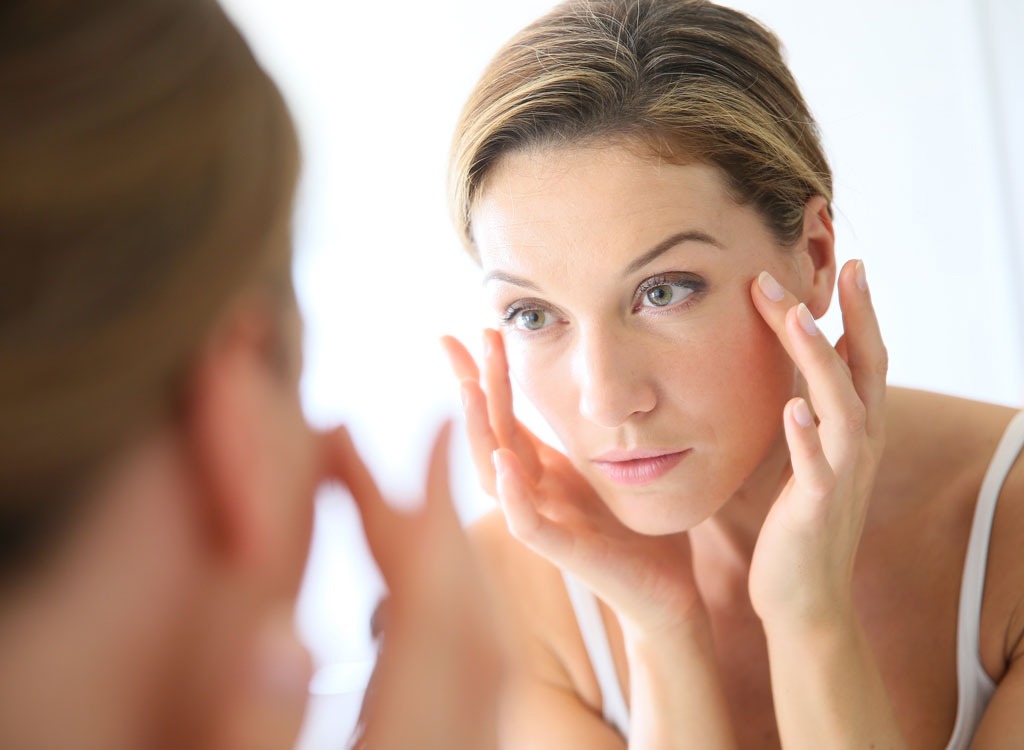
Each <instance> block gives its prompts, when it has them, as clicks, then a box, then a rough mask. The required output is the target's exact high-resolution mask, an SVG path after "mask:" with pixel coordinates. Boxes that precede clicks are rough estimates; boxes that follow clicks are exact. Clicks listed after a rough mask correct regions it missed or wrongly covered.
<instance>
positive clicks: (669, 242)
mask: <svg viewBox="0 0 1024 750" xmlns="http://www.w3.org/2000/svg"><path fill="white" fill-rule="evenodd" d="M684 242H702V243H704V244H705V245H712V246H714V247H717V248H719V249H722V243H720V242H719V241H718V240H716V239H715V238H714V237H712V236H711V235H710V234H707V233H705V232H701V231H698V230H691V231H688V232H678V233H676V234H673V235H672V236H671V237H667V238H666V239H664V240H662V241H661V242H659V243H658V244H657V245H655V246H654V247H653V248H652V249H650V250H648V251H647V252H646V253H644V254H643V255H641V256H640V257H639V258H637V259H636V260H634V261H633V262H632V263H630V264H629V265H628V266H626V269H625V270H624V271H623V272H622V275H623V276H629V275H630V274H631V273H636V272H637V271H639V270H640V269H641V268H643V267H644V266H646V265H647V264H648V263H650V262H652V261H653V260H655V259H656V258H658V257H660V256H662V255H664V254H665V253H667V252H668V251H669V250H671V249H672V248H674V247H675V246H676V245H681V244H682V243H684Z"/></svg>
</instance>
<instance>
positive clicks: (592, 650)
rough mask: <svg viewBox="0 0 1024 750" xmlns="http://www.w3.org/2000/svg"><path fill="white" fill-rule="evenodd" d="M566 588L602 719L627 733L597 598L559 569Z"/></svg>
mask: <svg viewBox="0 0 1024 750" xmlns="http://www.w3.org/2000/svg"><path fill="white" fill-rule="evenodd" d="M562 578H563V579H564V580H565V590H566V591H567V592H568V594H569V601H570V603H571V604H572V608H573V611H574V612H575V613H576V623H577V624H578V625H579V629H580V635H581V636H582V637H583V645H584V646H585V647H586V649H587V655H588V656H589V657H590V664H591V667H593V669H594V676H595V677H597V684H598V686H599V687H600V688H601V712H602V714H603V715H604V720H605V721H606V722H608V723H609V724H611V725H612V726H613V727H615V728H616V729H617V730H618V731H619V734H621V735H622V736H623V737H628V736H629V710H628V709H627V708H626V700H625V698H624V697H623V695H622V688H621V686H620V685H619V678H618V675H617V674H616V672H615V662H614V661H613V660H612V649H611V644H610V643H609V642H608V631H607V629H606V628H605V626H604V620H602V619H601V609H600V607H598V604H597V597H596V596H594V594H593V592H592V591H591V590H590V589H588V588H587V587H586V586H585V585H584V584H583V583H582V582H580V581H579V580H578V579H576V578H575V577H574V576H573V575H572V574H570V573H566V572H565V571H562Z"/></svg>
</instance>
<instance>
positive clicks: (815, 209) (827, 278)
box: [803, 195, 836, 318]
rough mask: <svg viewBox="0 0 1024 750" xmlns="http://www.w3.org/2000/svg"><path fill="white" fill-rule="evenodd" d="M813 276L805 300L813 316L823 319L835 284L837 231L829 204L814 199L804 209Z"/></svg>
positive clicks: (807, 247) (811, 273)
mask: <svg viewBox="0 0 1024 750" xmlns="http://www.w3.org/2000/svg"><path fill="white" fill-rule="evenodd" d="M803 241H804V243H805V247H806V253H807V261H808V268H809V271H810V276H809V278H808V279H807V281H808V283H807V284H806V287H805V289H806V295H805V296H806V298H805V299H804V300H803V301H804V303H805V304H806V305H807V307H808V309H809V310H810V311H811V314H812V315H814V317H815V318H820V317H821V316H822V315H824V314H825V312H826V311H827V310H828V308H829V304H830V303H831V301H832V293H833V289H834V288H835V283H836V253H835V231H834V230H833V228H832V214H831V212H830V210H829V203H828V201H827V200H825V198H824V197H822V196H820V195H815V196H813V197H812V198H811V199H810V200H808V201H807V204H806V205H805V207H804V235H803Z"/></svg>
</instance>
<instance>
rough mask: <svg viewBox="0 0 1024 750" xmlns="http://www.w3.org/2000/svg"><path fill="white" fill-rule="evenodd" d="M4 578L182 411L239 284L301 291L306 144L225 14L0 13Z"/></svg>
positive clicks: (79, 8)
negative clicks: (293, 233)
mask: <svg viewBox="0 0 1024 750" xmlns="http://www.w3.org/2000/svg"><path fill="white" fill-rule="evenodd" d="M0 102H2V104H0V579H7V578H10V577H11V576H12V575H15V574H17V572H18V571H20V570H23V569H24V567H25V565H26V564H27V563H30V562H32V561H33V560H36V559H37V558H38V557H39V556H40V555H41V554H43V553H44V552H45V550H46V548H47V547H48V545H49V544H52V543H53V542H54V541H55V540H56V539H57V538H58V537H59V535H60V533H61V531H63V530H65V529H66V528H68V526H69V525H70V524H71V520H72V518H73V517H74V515H75V513H76V512H77V511H78V510H80V508H78V507H77V506H78V505H81V503H76V500H77V499H78V498H81V497H84V496H86V495H87V494H88V493H85V492H83V487H84V486H85V485H86V484H87V482H88V480H89V477H90V474H91V473H92V472H94V471H95V470H96V469H97V467H99V466H100V465H101V464H102V462H103V461H104V460H105V459H106V458H107V457H108V456H110V455H111V454H113V453H115V452H116V451H117V450H118V448H119V447H121V446H123V445H125V444H126V443H128V442H129V441H131V440H132V438H133V436H135V435H138V434H139V433H140V432H141V431H142V430H144V429H145V428H146V427H147V426H149V425H151V424H153V423H155V422H156V421H157V420H160V419H165V418H169V417H172V416H173V414H174V412H175V401H176V399H177V398H178V397H179V396H180V389H181V385H182V380H183V378H184V376H185V374H186V373H187V370H188V366H189V362H190V359H191V357H192V355H193V353H194V351H195V350H196V348H197V347H198V346H199V344H200V343H201V341H202V339H203V336H204V334H206V333H207V332H208V331H209V330H210V328H211V327H212V326H213V325H214V322H215V321H216V319H217V316H218V314H219V313H220V312H221V311H222V310H223V309H224V308H225V306H226V305H227V304H228V302H229V301H230V300H231V299H232V298H233V296H234V295H235V294H237V293H238V292H239V291H240V290H242V289H243V288H245V287H247V286H248V285H251V284H266V285H268V286H270V287H273V288H275V289H276V290H277V291H281V290H285V291H286V292H287V293H289V294H290V290H291V287H290V252H291V251H290V244H289V231H290V226H289V222H290V212H291V200H292V193H293V189H294V182H295V177H296V172H297V166H298V164H297V162H298V149H297V144H296V139H295V133H294V130H293V126H292V123H291V120H290V118H289V115H288V112H287V109H286V107H285V104H284V102H283V101H282V99H281V96H280V94H279V92H278V91H277V89H276V87H275V86H274V84H273V83H272V82H271V80H270V79H269V78H268V77H267V75H266V74H265V73H264V71H263V70H262V69H261V68H260V67H259V66H258V65H257V63H256V62H255V60H254V58H253V56H252V53H251V51H250V50H249V48H248V46H247V45H246V43H245V42H244V40H243V39H242V38H241V36H240V35H239V34H238V32H237V31H236V30H235V28H234V27H233V25H232V24H231V23H230V22H229V21H228V19H227V18H226V17H225V16H224V14H223V11H222V10H221V9H220V7H219V6H218V5H217V4H216V3H215V2H213V0H8V2H5V3H4V4H3V6H2V8H0Z"/></svg>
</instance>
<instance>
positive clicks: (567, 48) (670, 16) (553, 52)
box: [449, 0, 832, 256]
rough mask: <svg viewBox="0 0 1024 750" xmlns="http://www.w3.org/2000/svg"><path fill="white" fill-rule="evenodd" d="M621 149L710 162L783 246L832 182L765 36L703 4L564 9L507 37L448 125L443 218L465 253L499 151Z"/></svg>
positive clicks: (772, 40) (588, 1) (803, 109)
mask: <svg viewBox="0 0 1024 750" xmlns="http://www.w3.org/2000/svg"><path fill="white" fill-rule="evenodd" d="M607 142H626V143H630V144H634V145H635V144H639V145H642V146H643V147H644V148H646V149H648V150H649V152H650V153H652V154H656V155H658V156H662V157H666V158H671V159H675V160H680V161H693V162H704V163H708V164H711V165H714V166H717V167H719V168H720V169H721V170H722V171H723V173H724V174H725V175H726V177H727V179H728V183H729V186H730V189H731V192H732V194H733V197H734V198H735V199H736V201H737V202H739V203H741V204H750V205H753V206H754V207H756V208H757V210H758V211H759V212H760V214H761V216H762V217H763V219H764V221H765V223H766V225H767V226H768V227H769V228H770V229H771V230H772V232H773V233H774V235H775V237H776V238H777V239H778V241H779V242H780V243H783V244H786V245H789V244H792V243H793V242H795V241H796V240H797V239H798V238H799V236H800V233H801V229H802V225H803V212H804V206H805V204H806V202H807V200H808V199H809V198H811V197H812V196H814V195H821V196H824V197H825V198H826V199H827V200H828V201H829V203H831V199H832V176H831V171H830V169H829V166H828V162H827V160H826V158H825V155H824V152H823V150H822V147H821V143H820V140H819V136H818V132H817V129H816V126H815V123H814V120H813V118H812V117H811V115H810V112H809V111H808V109H807V105H806V104H805V103H804V100H803V97H802V96H801V94H800V91H799V89H798V87H797V85H796V82H795V80H794V79H793V76H792V74H791V73H790V71H789V69H788V68H787V67H786V64H785V62H784V61H783V59H782V55H781V51H780V45H779V42H778V40H777V39H776V37H775V36H774V35H773V34H772V33H771V32H770V31H768V30H767V29H766V28H764V27H763V26H761V25H760V24H759V23H757V22H756V21H754V20H753V19H751V18H749V17H747V16H745V15H743V14H742V13H739V12H737V11H735V10H731V9H729V8H724V7H721V6H718V5H714V4H712V3H710V2H704V1H703V0H569V1H568V2H564V3H562V4H560V5H558V6H557V7H556V8H555V9H554V10H552V11H551V12H550V13H549V14H548V15H546V16H544V17H542V18H540V19H539V20H537V21H536V22H534V23H533V24H531V25H529V26H528V27H526V28H525V29H523V30H522V31H521V32H520V33H519V34H517V35H516V36H515V37H513V38H512V39H511V40H510V41H509V42H508V43H507V44H506V45H505V46H504V47H502V49H501V50H500V51H499V52H498V53H497V55H496V56H495V57H494V59H493V60H492V61H491V63H490V65H489V66H488V68H487V69H486V71H485V72H484V74H483V76H482V77H481V79H480V81H479V82H478V83H477V85H476V87H475V88H474V90H473V92H472V94H471V95H470V97H469V100H468V102H467V104H466V106H465V108H464V110H463V112H462V116H461V118H460V120H459V123H458V126H457V128H456V133H455V139H454V143H453V147H452V155H451V164H450V170H449V192H450V203H451V208H452V212H453V218H454V222H455V225H456V228H457V230H458V232H459V235H460V238H461V240H462V242H463V244H464V245H465V246H466V248H467V249H468V250H469V251H470V253H471V254H473V255H474V256H475V255H476V249H475V246H474V240H473V228H472V222H471V216H472V210H473V204H474V201H475V200H476V198H477V197H478V195H479V193H480V191H481V189H482V186H483V185H484V184H485V181H486V179H487V176H488V174H489V173H490V171H491V170H492V168H493V167H494V166H495V165H496V164H497V163H498V161H499V160H500V159H501V157H502V156H503V155H505V154H508V153H511V152H515V151H520V150H524V149H528V148H532V147H538V146H556V147H557V146H562V145H580V144H588V143H589V144H601V143H607Z"/></svg>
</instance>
